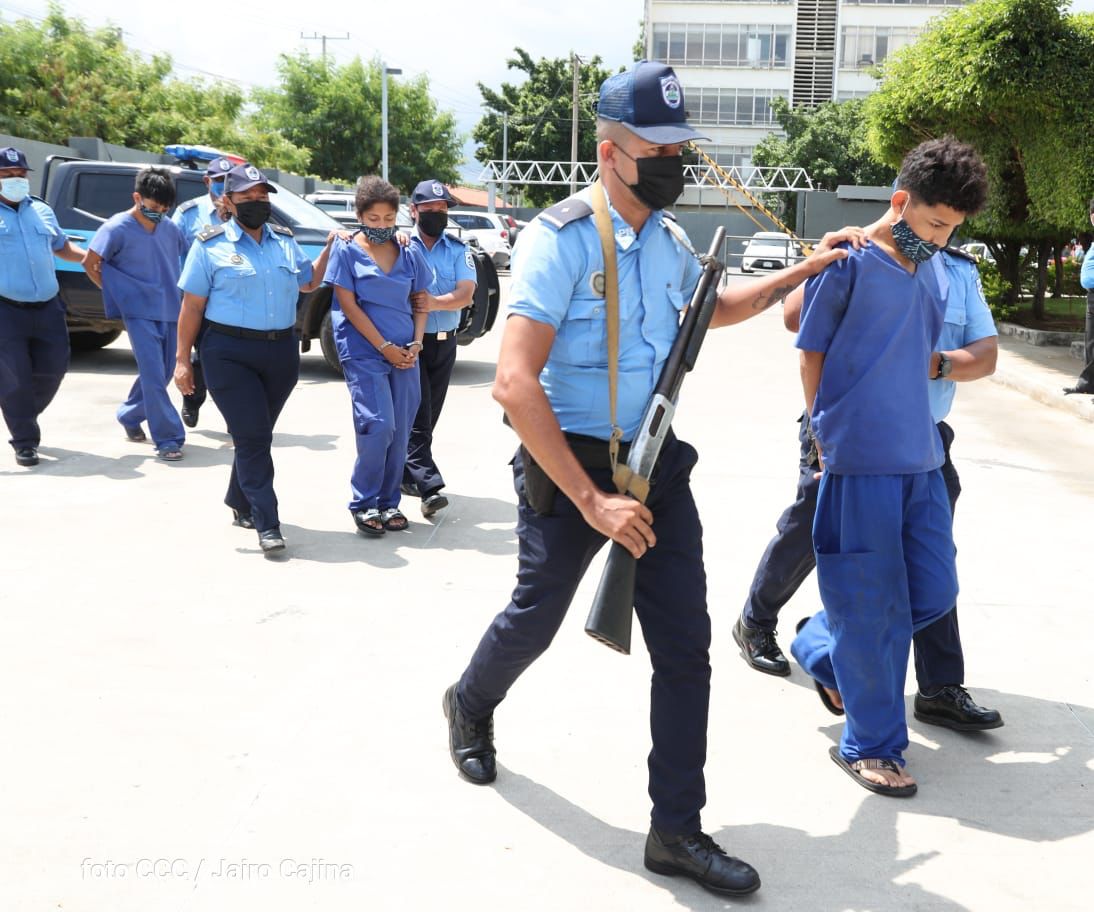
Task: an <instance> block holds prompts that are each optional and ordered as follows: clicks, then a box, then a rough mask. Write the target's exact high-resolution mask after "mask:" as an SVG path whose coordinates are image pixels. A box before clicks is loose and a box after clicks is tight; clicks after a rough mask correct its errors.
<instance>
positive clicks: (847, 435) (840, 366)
mask: <svg viewBox="0 0 1094 912" xmlns="http://www.w3.org/2000/svg"><path fill="white" fill-rule="evenodd" d="M898 188H899V189H897V190H895V191H894V192H893V195H892V198H891V205H890V208H889V210H888V212H886V214H885V215H884V216H883V217H882V218H881V219H880V220H878V221H877V222H875V223H874V224H873V225H870V226H868V227H867V229H866V235H867V237H868V238H869V239H870V241H871V242H872V243H871V244H870V245H869V246H868V247H865V248H863V249H861V250H858V251H852V252H851V253H850V255H849V256H848V257H847V259H846V260H844V261H843V262H840V263H836V264H833V265H832V266H830V267H829V268H827V269H826V270H825V271H824V272H822V273H821V274H820V275H818V276H816V277H815V278H813V279H811V280H810V281H809V282H808V284H807V285H806V290H805V302H804V305H803V308H802V316H801V329H800V331H799V333H798V338H797V343H796V344H797V347H798V348H799V349H800V350H801V352H802V354H801V362H802V382H803V387H804V390H805V399H806V405H807V407H808V408H809V410H810V416H811V422H812V429H813V433H814V435H815V437H816V442H817V448H818V450H819V452H820V453H821V458H822V465H823V470H824V474H823V476H822V478H821V484H820V490H819V492H818V497H817V513H816V518H815V520H814V525H813V544H814V548H815V550H816V558H817V578H818V583H819V585H820V593H821V601H822V602H823V604H824V609H823V610H822V611H820V612H818V613H817V614H816V615H814V616H813V617H812V618H811V619H810V620H809V621H808V622H807V623H805V625H804V626H803V627H802V628H801V630H800V632H799V633H798V636H797V638H796V639H795V640H794V642H793V644H792V646H791V652H792V653H793V655H794V657H795V658H796V659H797V660H798V662H799V664H800V665H801V666H802V668H804V669H805V671H806V672H807V673H808V674H810V675H811V676H812V677H813V678H814V680H815V681H816V682H817V684H818V686H819V689H820V691H821V697H822V700H823V701H824V702H825V705H826V706H829V707H830V708H833V709H834V710H835V711H838V708H839V707H840V705H841V704H842V708H843V709H844V710H845V711H846V716H847V723H846V725H845V726H844V731H843V734H842V737H841V739H840V744H839V746H838V747H834V748H832V751H831V755H832V759H833V760H835V761H836V762H837V763H838V764H839V765H840V766H841V767H842V768H843V769H844V770H845V771H846V772H847V773H848V774H849V775H851V776H853V777H854V778H855V779H856V781H857V782H859V784H861V785H862V786H863V787H865V788H867V789H870V790H871V791H875V792H878V793H881V794H887V795H892V796H897V797H905V796H908V795H911V794H914V792H915V790H916V784H915V780H914V779H912V777H911V776H910V775H908V773H907V772H906V771H905V770H904V765H905V764H904V756H903V752H904V750H905V749H906V748H907V746H908V728H907V723H906V720H905V712H904V681H905V677H906V674H907V666H908V654H909V651H910V648H911V641H912V633H913V631H915V630H920V629H922V628H924V627H926V626H927V625H928V624H930V623H932V622H933V621H935V620H937V619H938V618H939V617H941V616H942V615H944V614H945V613H946V612H948V611H949V610H950V609H951V608H952V607H953V605H954V602H955V600H956V597H957V570H956V566H955V560H954V558H955V553H954V544H953V520H952V514H951V510H950V504H949V500H948V497H947V494H946V484H945V481H944V479H943V477H942V473H941V471H940V468H941V466H942V464H943V451H942V443H941V440H940V438H939V435H938V432H937V430H936V429H935V422H934V419H933V418H932V416H931V407H930V399H929V394H928V384H929V383H930V380H929V379H928V377H927V374H926V372H925V371H924V369H923V368H924V365H925V364H929V363H931V360H932V357H933V355H934V353H935V351H936V346H937V343H938V340H939V337H940V334H941V332H942V324H943V318H944V315H945V305H946V301H945V298H946V289H945V288H943V282H942V280H941V279H940V276H941V274H942V270H940V269H937V268H934V266H933V265H931V264H929V261H930V258H931V257H932V256H933V255H934V254H935V253H936V252H937V251H938V250H939V249H940V248H941V247H942V246H943V245H944V244H945V243H946V241H947V240H948V239H949V237H950V236H951V235H952V234H953V232H954V230H955V229H956V228H957V227H958V226H959V225H961V224H962V222H963V221H964V219H965V217H966V215H970V214H975V213H976V212H978V211H979V210H980V209H981V208H982V207H983V205H984V202H985V200H986V196H987V180H986V176H985V169H984V165H983V163H982V162H981V161H980V159H979V157H978V156H977V155H976V153H975V151H974V150H973V149H972V148H971V147H970V146H967V145H964V144H963V143H959V142H957V141H956V140H954V139H952V138H945V139H941V140H931V141H929V142H925V143H922V144H921V145H920V146H918V147H916V148H915V149H914V150H912V151H911V152H910V153H908V155H907V156H906V157H905V159H904V162H903V164H902V166H901V171H900V176H899V178H898Z"/></svg>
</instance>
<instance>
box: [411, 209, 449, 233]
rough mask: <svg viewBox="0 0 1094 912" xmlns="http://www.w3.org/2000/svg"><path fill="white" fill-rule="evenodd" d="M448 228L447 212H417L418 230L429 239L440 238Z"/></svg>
mask: <svg viewBox="0 0 1094 912" xmlns="http://www.w3.org/2000/svg"><path fill="white" fill-rule="evenodd" d="M447 227H448V213H447V212H422V211H420V210H419V212H418V230H419V231H421V232H422V234H426V235H429V237H433V238H435V237H440V236H441V234H443V233H444V229H445V228H447Z"/></svg>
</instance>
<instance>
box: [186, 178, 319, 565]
mask: <svg viewBox="0 0 1094 912" xmlns="http://www.w3.org/2000/svg"><path fill="white" fill-rule="evenodd" d="M276 192H277V190H276V188H275V187H273V186H272V185H271V184H270V183H269V181H267V180H266V178H265V177H264V176H263V175H262V172H261V171H259V170H258V169H257V168H256V167H254V166H253V165H249V164H243V165H237V166H236V167H235V168H233V169H232V170H231V171H229V172H228V177H227V180H226V181H225V185H224V198H225V205H226V207H227V210H228V211H229V212H230V213H231V219H230V220H229V221H228V222H225V223H224V224H223V225H217V226H215V227H210V228H207V229H206V230H205V231H203V232H201V233H200V234H199V235H198V237H197V240H196V242H195V243H194V245H193V246H192V247H191V248H190V253H189V254H188V256H187V257H186V264H185V265H184V266H183V270H182V277H181V278H180V279H179V287H180V288H181V289H182V290H183V292H184V294H183V299H182V313H181V314H180V316H179V329H178V336H179V342H178V352H177V355H176V360H175V385H176V386H177V387H178V388H179V391H180V392H181V393H183V395H186V394H189V393H191V392H193V389H194V372H193V368H192V367H191V365H190V349H191V348H192V347H193V344H194V339H195V338H196V337H197V334H198V329H199V328H200V327H201V326H202V318H203V317H204V326H205V333H204V337H203V339H202V342H201V360H202V363H203V364H204V365H205V378H206V382H207V383H208V386H209V391H210V392H211V393H212V395H213V401H214V402H216V404H217V408H219V409H220V411H221V414H223V415H224V419H225V421H226V422H227V424H228V429H229V431H230V433H231V435H232V439H233V440H234V442H235V459H234V460H233V462H232V477H231V480H230V481H229V483H228V493H227V495H226V496H225V498H224V502H225V503H226V504H227V505H228V506H229V507H231V508H232V512H233V514H234V515H235V521H236V523H237V524H238V525H240V526H242V527H244V528H246V529H257V530H258V541H259V545H260V546H261V548H262V550H263V551H264V552H267V553H268V552H272V551H281V550H283V549H284V547H285V540H284V539H283V538H282V537H281V528H280V525H279V520H278V515H277V496H276V495H275V494H274V489H273V476H274V468H273V459H272V458H271V455H270V445H271V443H272V441H273V427H274V423H275V422H276V421H277V416H278V415H279V414H280V413H281V408H282V406H284V404H285V401H286V400H287V399H288V398H289V393H291V392H292V389H293V387H294V386H296V380H297V376H298V374H299V371H300V352H299V350H298V348H297V344H296V336H295V334H294V330H293V326H294V324H295V322H296V300H297V296H298V293H299V291H311V290H312V289H314V288H316V287H317V286H318V285H319V284H320V283H321V282H322V281H323V273H324V272H325V271H326V268H327V257H328V256H329V254H330V245H331V242H332V241H333V240H334V234H333V233H332V234H331V235H330V236H329V237H328V238H327V244H326V246H325V247H324V248H323V250H322V252H321V253H320V254H319V256H318V257H317V258H316V260H315V262H314V263H310V262H308V259H307V257H306V256H305V254H304V251H303V250H301V249H300V246H299V245H298V244H297V243H296V241H294V240H293V237H292V232H291V231H289V229H287V228H282V227H281V226H279V225H270V224H268V220H269V218H270V201H269V194H270V193H276Z"/></svg>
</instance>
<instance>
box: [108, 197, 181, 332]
mask: <svg viewBox="0 0 1094 912" xmlns="http://www.w3.org/2000/svg"><path fill="white" fill-rule="evenodd" d="M88 247H89V248H90V249H91V250H93V251H94V252H95V253H97V254H98V255H99V256H101V257H102V280H103V309H104V311H105V312H106V316H108V317H111V318H113V319H118V318H126V319H133V318H137V319H142V320H159V321H162V322H167V323H177V322H178V319H179V293H178V289H177V287H176V286H177V284H178V280H179V265H180V263H181V262H182V257H184V256H186V250H187V247H188V245H187V243H186V241H185V240H184V239H183V236H182V232H181V231H180V230H179V228H178V226H177V225H175V223H174V222H172V221H169V220H163V221H161V222H160V223H159V224H158V225H156V227H155V229H154V230H153V231H148V230H147V229H145V227H144V226H143V225H141V223H140V222H139V221H137V217H136V216H135V215H133V213H131V212H119V213H118V214H117V215H113V216H111V217H110V218H108V219H107V220H106V221H105V222H103V224H102V225H101V226H100V227H99V230H98V231H96V232H95V236H94V237H92V238H91V243H90V244H88Z"/></svg>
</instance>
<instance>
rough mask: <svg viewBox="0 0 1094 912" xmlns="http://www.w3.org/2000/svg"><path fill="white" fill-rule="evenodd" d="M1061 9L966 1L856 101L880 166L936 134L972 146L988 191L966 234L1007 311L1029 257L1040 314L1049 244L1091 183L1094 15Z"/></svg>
mask: <svg viewBox="0 0 1094 912" xmlns="http://www.w3.org/2000/svg"><path fill="white" fill-rule="evenodd" d="M1067 6H1068V0H977V2H975V3H972V4H970V5H968V6H966V7H963V8H960V9H955V10H953V11H951V12H949V13H948V14H946V15H944V16H941V17H939V18H938V19H936V20H934V24H932V25H931V26H930V27H929V28H928V29H927V30H926V31H925V32H924V33H923V35H921V36H920V38H919V40H918V41H917V42H916V43H915V44H913V45H911V46H910V47H908V48H905V49H904V50H903V51H901V52H900V53H898V54H896V55H894V56H893V57H890V58H889V59H887V60H886V61H885V63H884V64H883V66H882V69H881V72H882V83H881V86H880V88H879V90H878V91H877V92H876V93H874V94H873V95H872V96H870V97H869V98H868V99H867V100H866V120H867V123H868V142H869V144H870V148H871V150H872V151H873V153H874V155H875V156H876V157H877V158H878V159H879V160H881V161H885V162H887V163H888V164H890V165H897V164H898V163H899V162H900V159H901V157H902V156H903V155H904V154H905V153H906V152H907V151H908V150H909V149H911V148H912V147H914V146H915V145H917V144H918V143H920V142H922V141H923V140H924V139H929V138H932V137H937V136H942V135H945V134H952V135H954V136H957V137H958V138H959V139H962V140H964V141H966V142H969V143H971V144H972V145H974V146H975V147H976V148H977V150H978V151H979V152H980V154H981V155H982V156H983V158H984V160H985V162H986V164H987V166H988V175H989V181H990V184H991V194H990V199H989V201H988V206H987V209H986V210H985V211H984V212H983V213H982V214H981V215H979V216H977V217H976V218H974V219H972V220H970V223H969V226H968V229H967V231H968V233H970V234H972V235H974V236H976V237H978V238H981V239H982V240H984V241H985V242H986V243H987V244H988V245H989V247H990V248H991V249H992V252H993V254H994V256H995V258H996V262H997V264H998V267H999V271H1000V275H1001V276H1002V279H1003V280H1004V282H1005V283H1006V286H1007V289H1006V299H1005V301H1004V304H1005V305H1006V306H1007V307H1013V305H1014V304H1015V303H1016V300H1017V296H1018V293H1019V288H1020V284H1021V275H1022V271H1023V268H1024V266H1025V265H1026V264H1027V262H1028V261H1029V260H1032V259H1034V258H1035V259H1036V261H1037V263H1038V271H1037V281H1036V286H1035V293H1034V301H1033V309H1034V314H1035V315H1036V316H1038V317H1041V318H1043V316H1044V306H1043V305H1044V291H1045V282H1046V278H1047V270H1046V267H1047V263H1048V260H1049V258H1050V255H1051V251H1052V249H1053V247H1054V246H1055V245H1056V244H1058V243H1059V242H1060V241H1061V240H1063V239H1064V238H1065V237H1066V238H1070V237H1072V236H1073V235H1074V234H1076V233H1077V232H1078V231H1080V230H1082V229H1083V228H1084V227H1085V226H1086V224H1087V218H1086V209H1085V201H1086V200H1087V199H1088V198H1089V197H1090V196H1091V195H1092V194H1091V191H1092V190H1094V145H1092V144H1091V143H1090V136H1091V133H1092V132H1094V22H1092V19H1091V17H1089V16H1071V15H1068V14H1067V13H1066V12H1065V9H1066V7H1067ZM1065 100H1066V104H1065ZM1024 246H1028V248H1029V255H1028V256H1023V254H1022V248H1023V247H1024Z"/></svg>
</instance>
